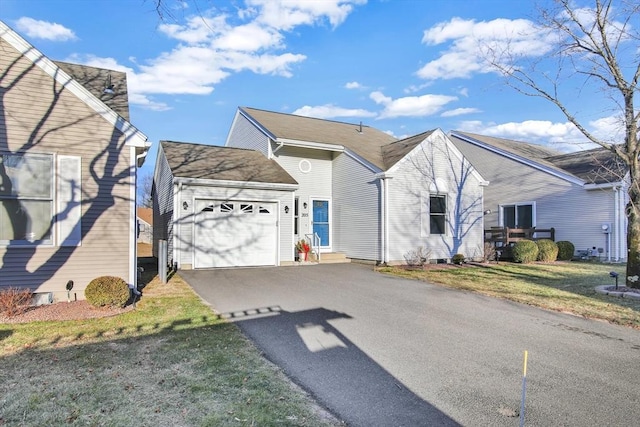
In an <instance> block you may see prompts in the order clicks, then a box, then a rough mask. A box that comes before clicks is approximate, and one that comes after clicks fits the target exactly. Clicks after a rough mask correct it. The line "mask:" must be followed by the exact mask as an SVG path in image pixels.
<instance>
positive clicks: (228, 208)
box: [220, 203, 233, 213]
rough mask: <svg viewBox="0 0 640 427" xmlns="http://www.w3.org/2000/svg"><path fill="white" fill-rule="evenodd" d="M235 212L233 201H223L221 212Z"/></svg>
mask: <svg viewBox="0 0 640 427" xmlns="http://www.w3.org/2000/svg"><path fill="white" fill-rule="evenodd" d="M229 212H233V203H223V204H221V205H220V213H229Z"/></svg>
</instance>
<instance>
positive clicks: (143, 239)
mask: <svg viewBox="0 0 640 427" xmlns="http://www.w3.org/2000/svg"><path fill="white" fill-rule="evenodd" d="M136 217H137V221H138V242H139V243H149V244H151V243H152V242H153V209H151V208H143V207H138V208H136Z"/></svg>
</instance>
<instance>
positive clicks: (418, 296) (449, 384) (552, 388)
mask: <svg viewBox="0 0 640 427" xmlns="http://www.w3.org/2000/svg"><path fill="white" fill-rule="evenodd" d="M180 275H181V276H182V277H183V278H184V279H185V280H187V282H189V283H190V284H191V286H192V287H193V288H194V289H195V290H196V292H198V294H199V295H200V296H201V297H202V298H203V299H205V300H206V301H208V302H209V303H210V304H211V305H212V307H213V308H214V309H215V310H216V311H217V312H218V313H221V314H222V315H223V316H224V317H227V318H229V319H230V320H231V321H233V322H236V323H237V324H238V325H239V326H240V328H241V329H242V330H243V332H244V333H245V334H246V335H247V336H248V337H250V338H251V339H252V340H253V341H254V342H255V343H256V345H257V346H258V347H259V348H260V349H261V350H262V351H264V353H265V356H266V357H267V358H268V359H270V360H272V361H273V362H274V363H276V364H277V365H279V366H281V367H282V368H283V369H284V371H285V372H286V373H287V374H288V375H289V376H290V377H291V378H292V379H293V380H294V381H295V382H297V383H298V384H300V385H301V386H302V387H303V388H305V389H306V390H307V391H309V392H310V393H311V394H312V395H314V396H315V397H316V398H317V400H318V401H319V402H320V403H321V404H322V405H324V406H325V407H327V408H328V409H329V410H330V411H331V412H333V413H334V414H336V415H337V416H338V417H339V418H340V419H343V420H345V421H346V422H347V423H348V425H350V426H431V425H467V426H480V425H482V426H489V425H490V426H515V425H518V418H516V417H517V414H518V411H519V406H520V397H521V391H522V363H523V360H522V359H523V352H524V350H528V351H529V368H528V379H527V381H528V387H527V401H526V411H525V415H526V417H525V421H526V425H540V426H547V425H564V426H581V427H584V426H603V425H611V426H614V425H616V426H627V425H637V422H638V419H640V375H638V374H639V373H640V365H639V364H638V362H639V361H640V333H639V332H638V331H636V330H633V329H628V328H622V327H617V326H613V325H608V324H605V323H602V322H595V321H588V320H584V319H581V318H577V317H574V316H569V315H564V314H559V313H554V312H547V311H543V310H538V309H535V308H531V307H528V306H525V305H520V304H515V303H510V302H507V301H501V300H497V299H493V298H488V297H483V296H480V295H476V294H472V293H465V292H460V291H455V290H450V289H446V288H442V287H437V286H433V285H429V284H426V283H422V282H418V281H411V280H403V279H399V278H395V277H389V276H385V275H382V274H378V273H375V272H373V271H372V270H371V268H370V267H366V266H361V265H357V264H337V265H316V266H307V267H281V268H259V269H228V270H222V269H220V270H208V271H183V272H180ZM612 303H614V302H612Z"/></svg>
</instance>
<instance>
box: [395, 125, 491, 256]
mask: <svg viewBox="0 0 640 427" xmlns="http://www.w3.org/2000/svg"><path fill="white" fill-rule="evenodd" d="M422 147H424V150H423V148H422ZM431 147H433V148H434V149H433V150H431ZM391 175H392V178H391V179H388V180H387V183H388V185H389V189H388V207H389V208H388V209H389V219H388V224H389V230H388V233H389V249H388V252H389V261H390V262H392V263H395V262H404V261H405V255H406V254H407V253H409V252H410V251H415V250H417V249H418V248H419V247H423V248H424V249H425V250H426V251H428V252H429V253H430V256H429V258H430V259H441V258H444V259H450V258H451V257H452V256H453V255H454V254H456V253H461V254H463V255H465V256H466V257H469V258H471V257H477V256H480V254H481V248H482V245H483V223H482V194H483V187H481V186H480V183H479V182H478V180H477V179H476V178H475V177H474V176H473V175H470V176H468V177H467V179H466V180H465V181H464V183H463V184H461V183H460V182H461V179H460V177H461V174H460V161H459V159H458V158H456V157H455V156H454V155H453V154H447V153H446V145H445V144H444V142H443V141H441V140H439V139H437V138H434V140H433V141H425V142H422V144H421V145H420V146H418V147H416V149H414V150H413V151H412V152H411V153H410V154H408V155H407V157H406V158H405V159H404V161H401V162H400V163H399V164H398V165H397V169H396V170H395V171H393V173H392V174H391ZM434 178H435V180H434ZM430 194H439V195H445V196H446V201H447V209H446V210H447V218H446V221H447V226H446V233H445V234H444V235H439V234H432V233H430V232H429V205H428V203H429V196H430ZM458 208H459V209H458ZM457 209H458V210H459V211H461V212H462V214H461V215H456V214H455V213H456V211H457ZM456 224H457V225H458V228H459V230H460V232H459V233H458V234H459V239H455V238H454V234H456V231H455V228H454V226H455V225H456Z"/></svg>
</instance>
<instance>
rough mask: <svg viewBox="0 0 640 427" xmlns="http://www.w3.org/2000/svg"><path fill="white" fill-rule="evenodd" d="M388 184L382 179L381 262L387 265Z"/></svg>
mask: <svg viewBox="0 0 640 427" xmlns="http://www.w3.org/2000/svg"><path fill="white" fill-rule="evenodd" d="M386 186H387V185H386V182H385V179H384V177H380V213H381V215H382V221H381V223H380V228H381V230H380V258H381V262H382V264H385V263H386V262H387V259H386V252H385V250H386V249H385V248H386V244H387V243H386V236H385V232H386V230H387V225H386V222H387V212H386V206H387V198H386V197H385V187H386Z"/></svg>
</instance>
